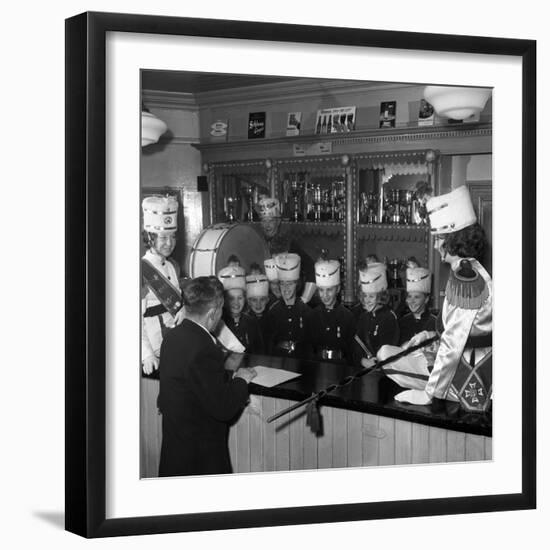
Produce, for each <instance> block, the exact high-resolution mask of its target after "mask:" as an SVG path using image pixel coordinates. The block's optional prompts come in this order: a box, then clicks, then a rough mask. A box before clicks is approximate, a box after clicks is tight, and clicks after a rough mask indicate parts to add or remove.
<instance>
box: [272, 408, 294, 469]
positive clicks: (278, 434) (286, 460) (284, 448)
mask: <svg viewBox="0 0 550 550" xmlns="http://www.w3.org/2000/svg"><path fill="white" fill-rule="evenodd" d="M275 401H276V406H275V411H276V412H279V411H282V410H283V409H286V408H288V406H289V404H290V403H289V401H288V400H286V399H276V400H275ZM289 416H290V415H288V414H287V415H286V416H284V417H283V418H282V419H281V420H278V421H277V422H275V423H274V426H275V453H276V454H275V470H277V471H278V472H281V471H285V470H287V471H288V470H290V427H289V426H290V423H289Z"/></svg>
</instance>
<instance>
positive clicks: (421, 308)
mask: <svg viewBox="0 0 550 550" xmlns="http://www.w3.org/2000/svg"><path fill="white" fill-rule="evenodd" d="M431 286H432V274H431V272H430V270H429V269H426V268H424V267H409V268H407V274H406V288H407V298H406V302H407V306H408V308H409V313H406V314H405V315H403V317H401V318H400V319H399V345H400V346H402V345H403V344H405V343H407V342H408V341H409V340H410V339H411V338H412V337H413V336H414V335H415V334H418V333H419V332H422V331H423V330H427V331H430V332H433V331H434V330H435V315H433V313H430V310H429V309H428V301H429V300H430V292H431Z"/></svg>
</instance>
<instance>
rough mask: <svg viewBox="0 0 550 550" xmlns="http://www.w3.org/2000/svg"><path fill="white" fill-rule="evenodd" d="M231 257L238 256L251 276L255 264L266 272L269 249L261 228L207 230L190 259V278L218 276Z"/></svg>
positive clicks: (214, 227)
mask: <svg viewBox="0 0 550 550" xmlns="http://www.w3.org/2000/svg"><path fill="white" fill-rule="evenodd" d="M230 256H236V257H237V258H238V260H239V262H240V264H241V266H242V267H243V268H244V269H245V271H246V272H247V273H248V272H249V271H250V266H251V265H252V264H253V263H257V264H259V265H260V266H261V267H262V269H263V262H264V260H265V259H266V258H267V257H268V256H269V249H268V246H267V243H266V241H265V239H264V237H263V235H262V234H261V230H260V228H258V229H256V228H255V227H254V226H251V225H248V224H231V225H229V224H216V225H212V226H210V227H208V228H206V229H205V230H204V231H203V232H202V233H201V234H200V235H199V236H198V237H197V240H196V241H195V243H194V244H193V248H192V250H191V254H190V255H189V269H188V273H189V276H190V277H200V276H202V275H217V273H218V272H219V271H220V269H222V268H223V267H225V266H226V265H227V262H228V260H229V257H230Z"/></svg>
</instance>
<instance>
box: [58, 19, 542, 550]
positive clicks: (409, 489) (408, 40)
mask: <svg viewBox="0 0 550 550" xmlns="http://www.w3.org/2000/svg"><path fill="white" fill-rule="evenodd" d="M313 16H314V14H312V17H313ZM381 28H382V27H381ZM66 29H67V44H68V46H67V49H66V76H67V90H66V96H67V98H68V104H67V109H66V120H67V123H66V129H67V133H66V135H67V138H66V156H65V158H66V173H67V176H66V186H65V192H66V200H65V212H66V218H65V221H66V227H67V231H66V254H67V260H66V261H67V264H66V265H67V267H66V270H67V276H68V280H69V281H70V285H69V287H68V289H67V293H66V298H67V300H68V305H67V317H66V319H67V321H66V327H67V328H66V341H67V348H66V353H67V359H66V363H65V367H66V368H65V376H66V385H65V387H66V411H68V413H69V414H68V415H67V417H66V439H65V441H66V443H65V444H66V458H65V464H66V468H65V472H66V481H65V487H66V509H67V510H68V511H69V513H68V515H67V521H66V528H67V530H69V531H71V532H73V533H76V534H79V535H82V536H86V537H114V536H117V535H132V534H156V533H158V534H161V533H163V534H168V533H175V532H181V531H197V530H198V531H216V530H238V529H247V530H248V529H250V528H256V527H280V528H282V527H284V526H296V527H297V528H298V529H301V528H302V527H303V526H305V525H306V524H315V530H316V532H317V533H318V534H320V533H321V531H326V530H327V527H326V525H324V524H327V523H332V524H334V528H335V529H336V530H340V532H341V533H343V531H342V530H344V531H347V530H348V529H354V526H353V525H352V524H353V523H354V522H357V521H363V520H369V523H372V524H373V525H376V524H377V520H381V519H384V520H390V519H391V520H392V521H393V522H394V523H395V529H393V530H394V531H396V532H397V531H400V529H398V527H399V525H398V521H399V519H401V520H402V521H403V525H404V522H408V523H409V524H410V525H413V526H414V525H415V524H416V523H419V522H415V521H414V520H415V518H418V519H419V520H420V516H431V517H426V518H425V519H422V521H426V522H427V521H429V522H430V524H429V529H430V531H431V526H432V525H433V522H434V521H435V522H436V521H437V520H436V519H435V516H439V515H442V514H447V515H461V514H467V515H468V522H469V520H470V519H471V517H472V516H474V518H475V516H489V517H488V518H487V519H488V521H491V518H492V516H494V515H495V514H487V512H496V511H510V512H511V511H516V510H529V509H533V508H534V507H535V506H536V492H535V483H536V475H535V473H536V470H535V464H536V436H535V432H536V429H535V419H536V415H535V404H536V402H535V399H534V396H535V393H536V389H537V387H536V383H535V367H534V364H535V362H536V351H535V346H536V337H535V330H536V323H535V309H536V304H537V303H538V302H537V300H538V298H537V296H536V293H534V291H533V289H534V288H535V282H536V278H535V271H534V270H535V267H536V255H535V250H534V248H535V242H536V228H535V223H534V222H535V217H534V208H535V205H536V193H535V186H534V182H535V162H536V154H535V129H536V128H535V121H536V120H537V119H536V108H535V84H536V79H535V74H536V72H535V69H534V59H535V51H536V47H535V43H534V42H533V41H532V40H518V41H510V40H505V39H500V38H493V37H489V36H485V34H486V33H485V32H484V33H483V36H480V37H478V38H477V39H476V40H475V41H473V42H472V41H471V40H470V39H469V37H468V36H466V35H456V36H452V37H451V36H449V37H444V36H436V35H433V34H430V33H422V32H420V33H407V32H396V31H389V32H388V31H384V30H378V31H377V30H375V29H371V30H366V29H352V28H346V27H341V28H338V27H327V28H321V27H318V26H315V25H310V26H308V25H288V24H278V23H266V22H259V21H258V22H256V21H241V22H238V21H229V20H228V21H224V20H220V19H208V20H199V19H194V18H193V17H189V18H185V17H183V18H180V17H170V16H163V17H151V16H147V15H136V16H132V15H130V14H109V13H87V14H81V15H78V16H75V17H73V18H70V19H68V20H67V22H66ZM423 100H424V102H426V103H429V104H430V106H431V108H432V109H433V124H430V125H426V126H421V125H419V114H420V112H421V111H423ZM384 105H385V107H384ZM424 107H425V105H424ZM386 111H387V113H386ZM292 113H300V115H301V116H300V120H299V123H300V128H299V133H297V134H296V135H288V133H287V131H288V123H289V114H292ZM320 115H322V116H320ZM381 115H382V117H383V118H384V119H387V122H389V124H388V125H386V126H383V127H381V126H380V122H381V119H380V117H381ZM344 116H345V118H344ZM501 121H502V123H501ZM291 133H294V132H291ZM254 136H257V137H254ZM514 292H516V294H517V296H516V297H515V298H512V295H513V293H514ZM482 513H484V514H482ZM454 521H456V524H457V525H461V524H462V522H463V520H461V519H460V518H457V519H456V520H454ZM473 521H476V520H475V519H473ZM337 524H342V525H337ZM468 524H469V523H468ZM387 525H388V526H390V528H391V527H392V526H391V525H389V523H387ZM426 527H428V526H427V525H426V524H425V523H424V529H423V532H425V531H426ZM251 530H254V529H251ZM326 532H329V531H326ZM416 533H417V534H416V535H415V536H413V535H411V536H410V538H409V536H408V532H403V533H401V532H400V534H399V535H398V536H397V539H396V543H397V544H399V545H404V544H408V543H410V542H411V541H412V540H413V538H415V537H418V529H416ZM268 535H269V533H268ZM386 535H387V532H386ZM320 536H321V538H324V537H323V536H322V535H320ZM476 536H477V535H476ZM344 538H345V533H344V535H343V539H342V540H344ZM435 538H436V539H437V540H443V539H445V536H444V537H443V538H442V537H441V535H440V534H439V535H438V536H437V537H435ZM267 539H270V537H269V536H268V537H267V538H266V540H267ZM316 539H317V537H316V536H314V537H313V539H312V540H316ZM374 540H378V541H379V540H380V539H374ZM434 540H435V539H434ZM445 540H446V539H445ZM407 541H408V542H407ZM260 545H261V546H263V543H261V544H260Z"/></svg>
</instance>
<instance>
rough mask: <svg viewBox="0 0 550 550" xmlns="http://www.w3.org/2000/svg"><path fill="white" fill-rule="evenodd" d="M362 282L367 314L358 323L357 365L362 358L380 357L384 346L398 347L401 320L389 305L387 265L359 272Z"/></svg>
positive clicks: (371, 265) (371, 267)
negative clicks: (378, 354) (379, 351)
mask: <svg viewBox="0 0 550 550" xmlns="http://www.w3.org/2000/svg"><path fill="white" fill-rule="evenodd" d="M359 280H360V283H361V290H360V299H361V303H362V305H363V309H364V311H363V313H362V314H361V315H360V317H359V320H358V322H357V330H356V335H355V352H354V353H355V363H358V362H359V361H360V359H361V358H362V357H372V356H374V355H376V353H377V351H378V350H379V349H380V347H381V346H383V345H384V344H392V345H395V344H397V342H398V340H399V325H398V323H397V317H396V316H395V313H394V312H393V311H392V309H391V308H390V307H389V306H388V305H387V292H386V291H387V289H388V280H387V276H386V266H385V264H382V263H374V264H370V265H369V266H368V267H367V268H366V269H364V270H361V271H359Z"/></svg>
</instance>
